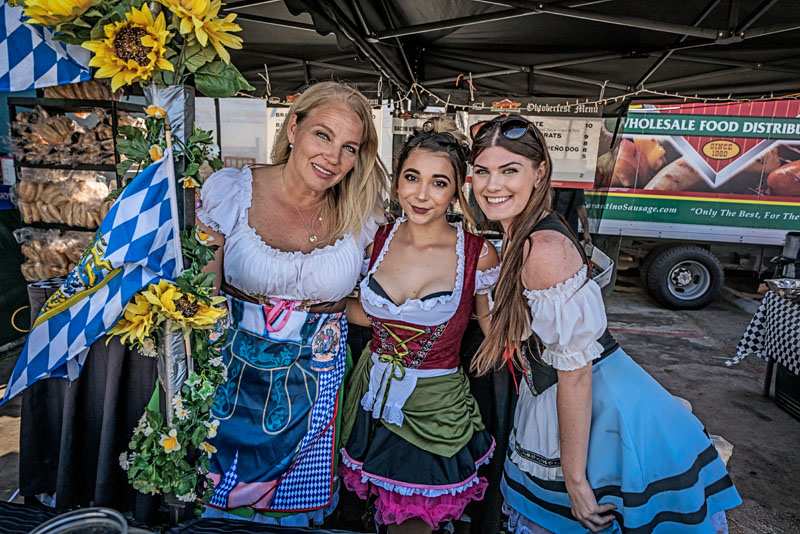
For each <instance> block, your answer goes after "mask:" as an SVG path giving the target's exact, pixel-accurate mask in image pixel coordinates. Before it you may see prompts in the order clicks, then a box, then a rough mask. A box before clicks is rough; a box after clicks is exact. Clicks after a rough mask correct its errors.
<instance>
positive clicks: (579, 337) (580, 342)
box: [525, 266, 607, 371]
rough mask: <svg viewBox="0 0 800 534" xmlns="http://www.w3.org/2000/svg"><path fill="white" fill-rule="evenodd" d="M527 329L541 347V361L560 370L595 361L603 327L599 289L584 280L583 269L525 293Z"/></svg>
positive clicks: (602, 306)
mask: <svg viewBox="0 0 800 534" xmlns="http://www.w3.org/2000/svg"><path fill="white" fill-rule="evenodd" d="M525 297H526V298H527V299H528V305H529V306H530V310H531V318H532V319H531V330H532V331H533V332H535V333H536V335H537V336H539V339H540V340H541V341H542V343H543V344H544V352H543V353H542V360H543V361H544V362H545V363H547V364H548V365H551V366H553V367H554V368H555V369H557V370H560V371H573V370H575V369H580V368H581V367H584V366H586V365H588V364H589V363H590V362H592V361H593V360H595V359H597V358H599V357H600V356H601V354H602V352H603V346H602V345H601V344H600V343H598V342H597V340H598V339H599V338H600V337H601V336H602V334H603V332H605V329H606V326H607V319H606V311H605V306H604V305H603V296H602V294H601V292H600V286H598V285H597V283H595V282H594V281H593V280H591V279H587V268H586V266H584V267H582V268H581V269H580V270H579V271H578V272H577V273H575V275H574V276H572V277H571V278H569V279H567V280H565V281H564V282H561V283H560V284H557V285H556V286H553V287H551V288H548V289H541V290H526V291H525Z"/></svg>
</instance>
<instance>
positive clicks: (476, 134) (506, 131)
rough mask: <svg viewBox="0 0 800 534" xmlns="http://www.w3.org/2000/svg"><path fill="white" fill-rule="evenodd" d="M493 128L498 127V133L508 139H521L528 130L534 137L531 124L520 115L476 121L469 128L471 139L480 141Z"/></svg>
mask: <svg viewBox="0 0 800 534" xmlns="http://www.w3.org/2000/svg"><path fill="white" fill-rule="evenodd" d="M495 128H500V134H501V135H502V136H503V137H505V138H506V139H508V140H509V141H517V140H519V139H522V138H523V137H524V136H525V134H526V133H528V132H529V131H530V132H531V134H532V135H533V136H534V138H535V137H536V133H535V130H534V129H533V124H531V123H530V122H528V121H526V120H525V119H523V118H522V117H514V116H510V115H507V116H501V117H497V118H494V119H492V120H490V121H481V122H476V123H475V124H473V125H472V126H470V128H469V133H470V136H471V137H472V140H473V141H480V140H482V139H484V138H485V137H486V136H487V135H489V134H490V133H492V132H493V131H494V129H495Z"/></svg>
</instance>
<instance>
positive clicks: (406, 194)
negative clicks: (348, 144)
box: [341, 120, 498, 533]
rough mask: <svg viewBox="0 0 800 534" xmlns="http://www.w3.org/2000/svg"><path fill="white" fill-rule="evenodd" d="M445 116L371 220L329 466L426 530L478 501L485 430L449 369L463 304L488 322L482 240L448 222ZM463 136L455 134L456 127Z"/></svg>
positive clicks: (403, 166)
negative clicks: (340, 433) (377, 218)
mask: <svg viewBox="0 0 800 534" xmlns="http://www.w3.org/2000/svg"><path fill="white" fill-rule="evenodd" d="M448 128H452V130H453V131H455V129H454V125H452V121H444V120H435V121H429V122H428V123H426V125H425V127H424V128H423V131H422V132H418V133H416V134H414V135H412V136H411V138H410V139H409V140H408V142H407V143H406V145H405V146H404V147H403V150H402V152H401V153H400V156H399V158H398V162H397V172H396V174H395V178H394V187H393V196H394V197H395V200H396V201H397V202H399V204H400V207H401V208H402V209H403V211H404V213H405V215H404V216H403V217H401V218H399V219H397V220H396V221H395V222H394V223H393V224H390V225H386V226H383V227H381V228H380V229H379V230H378V232H377V234H376V236H375V241H374V243H373V248H372V254H371V259H370V265H369V271H368V273H367V275H366V276H365V278H364V279H363V280H362V281H361V284H360V300H359V301H351V302H350V303H348V318H349V319H350V321H351V322H355V323H357V324H361V325H364V326H371V327H372V332H373V334H372V342H371V343H370V345H369V346H368V347H367V350H365V352H364V354H363V355H362V357H361V360H360V361H359V363H358V364H357V366H356V368H355V369H354V371H353V378H352V379H351V382H350V384H349V386H350V387H349V390H348V395H349V397H348V400H347V405H346V408H345V414H344V418H345V427H346V429H345V432H346V433H347V427H348V426H352V433H350V437H349V439H348V438H347V437H345V443H346V446H345V448H344V449H343V450H342V466H341V475H342V479H343V481H344V483H345V486H346V487H347V488H348V489H350V490H351V491H353V492H355V493H356V494H357V495H358V496H359V497H360V498H362V499H369V498H371V497H374V498H375V508H376V513H375V519H376V521H377V523H378V524H380V525H388V531H389V532H390V533H430V532H432V531H433V530H435V529H437V528H438V527H440V526H441V525H443V524H445V523H446V522H448V521H451V520H455V519H458V518H459V517H461V515H462V514H463V512H464V508H465V507H466V505H467V504H469V502H471V501H475V500H480V499H481V498H482V497H483V493H484V491H485V490H486V485H487V482H486V480H485V479H484V478H483V477H479V476H478V473H477V471H478V467H479V466H480V465H481V464H483V463H484V462H487V461H488V460H489V459H490V457H491V455H492V452H493V450H494V440H493V439H492V437H491V436H490V435H489V434H488V433H487V432H486V431H485V430H484V426H483V423H482V422H481V416H480V413H479V411H478V407H477V404H476V403H475V399H474V398H473V397H472V395H471V394H470V390H469V382H468V380H467V377H466V375H465V374H464V371H463V370H462V369H461V368H460V365H459V362H460V347H461V338H462V336H463V334H464V331H465V329H466V327H467V324H468V322H469V320H470V317H471V316H472V314H473V313H474V312H476V313H477V315H478V317H479V322H482V323H483V324H487V322H488V311H489V310H488V308H489V304H488V295H487V294H488V292H489V290H490V289H491V286H492V285H493V284H494V281H495V280H496V277H497V273H498V268H497V264H498V258H497V253H496V252H495V250H494V248H493V247H492V246H491V244H489V243H488V242H487V241H485V240H484V239H483V238H481V237H478V236H476V235H473V234H470V233H468V232H466V231H464V229H463V227H462V226H461V225H455V226H453V225H450V224H449V223H448V222H447V219H446V214H447V211H448V208H449V207H450V205H451V204H452V203H453V202H454V201H455V200H456V199H457V200H458V201H459V203H460V204H461V206H462V208H463V207H464V206H466V202H465V199H464V196H463V192H462V186H463V185H464V181H465V176H466V170H467V158H468V155H469V147H468V146H467V145H466V144H464V143H463V142H462V141H461V140H460V139H459V137H458V136H459V135H461V134H458V133H451V132H450V131H447V129H448ZM461 137H463V136H461Z"/></svg>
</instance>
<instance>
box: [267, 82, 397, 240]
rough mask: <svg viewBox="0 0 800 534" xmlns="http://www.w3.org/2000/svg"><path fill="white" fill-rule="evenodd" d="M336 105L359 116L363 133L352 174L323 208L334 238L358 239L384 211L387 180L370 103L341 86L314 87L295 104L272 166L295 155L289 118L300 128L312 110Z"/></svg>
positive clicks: (335, 188) (323, 84)
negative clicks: (291, 144) (350, 235)
mask: <svg viewBox="0 0 800 534" xmlns="http://www.w3.org/2000/svg"><path fill="white" fill-rule="evenodd" d="M337 102H341V103H344V104H345V105H346V106H347V107H348V108H350V109H351V110H352V111H353V113H355V114H356V115H358V118H359V119H361V124H362V125H363V127H364V133H363V135H362V139H361V144H360V146H359V149H358V156H357V158H356V164H355V166H354V167H353V170H351V171H350V172H349V173H347V176H345V177H344V178H343V179H342V181H340V182H339V183H338V184H336V185H335V186H333V187H332V188H331V189H330V190H329V193H328V195H327V203H326V205H325V207H324V208H323V210H324V214H325V218H326V219H327V220H330V221H332V224H331V231H332V232H333V236H334V237H339V236H342V235H344V234H347V233H352V234H354V235H358V233H359V232H360V231H361V228H362V227H363V226H364V224H365V223H366V221H367V220H368V219H369V218H370V216H375V217H379V216H380V215H381V213H382V211H383V210H382V208H383V201H384V199H385V198H386V190H387V187H388V177H387V173H386V171H385V170H384V167H383V165H382V164H381V162H380V161H379V160H378V133H377V132H376V131H375V124H374V123H373V122H372V111H371V109H370V107H369V102H368V101H367V99H366V98H365V97H364V95H362V94H361V93H360V92H359V91H358V90H357V89H354V88H353V87H350V86H348V85H344V84H341V83H338V82H321V83H317V84H314V85H312V86H311V87H309V88H308V89H306V90H305V91H304V92H303V94H301V95H300V96H299V97H298V98H297V100H295V101H294V103H293V104H292V107H291V108H290V109H289V115H288V116H287V119H286V120H285V121H283V125H282V126H281V129H280V131H279V132H278V136H277V137H276V139H275V146H274V147H273V148H272V162H273V163H274V164H276V165H281V164H285V163H286V162H287V161H289V157H290V155H291V152H292V151H291V148H289V122H290V121H289V117H291V116H292V115H296V116H297V124H300V123H302V122H303V120H304V119H305V118H306V117H307V116H308V114H309V113H310V112H311V111H312V110H313V109H315V108H317V107H320V106H325V105H330V104H333V103H337Z"/></svg>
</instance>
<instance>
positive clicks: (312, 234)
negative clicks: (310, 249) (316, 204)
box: [292, 205, 322, 243]
mask: <svg viewBox="0 0 800 534" xmlns="http://www.w3.org/2000/svg"><path fill="white" fill-rule="evenodd" d="M292 207H293V208H294V211H296V212H297V216H298V217H299V218H300V223H301V224H302V225H303V229H304V230H305V231H306V237H308V242H309V243H316V242H317V241H319V236H318V235H317V234H316V232H314V229H313V227H312V228H311V230H309V226H310V225H307V224H306V220H305V219H304V218H303V215H302V214H301V213H300V210H299V209H298V208H297V206H294V205H293V206H292ZM319 211H320V212H321V211H322V208H321V207H320V209H319ZM311 220H312V221H313V220H314V219H313V218H312V219H311ZM316 221H317V222H318V223H321V222H322V215H317V218H316Z"/></svg>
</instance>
